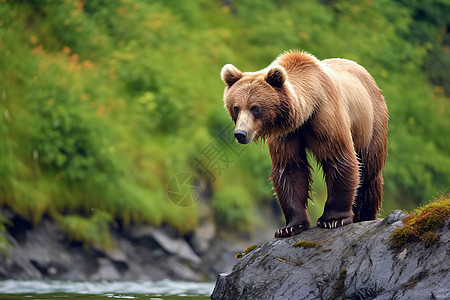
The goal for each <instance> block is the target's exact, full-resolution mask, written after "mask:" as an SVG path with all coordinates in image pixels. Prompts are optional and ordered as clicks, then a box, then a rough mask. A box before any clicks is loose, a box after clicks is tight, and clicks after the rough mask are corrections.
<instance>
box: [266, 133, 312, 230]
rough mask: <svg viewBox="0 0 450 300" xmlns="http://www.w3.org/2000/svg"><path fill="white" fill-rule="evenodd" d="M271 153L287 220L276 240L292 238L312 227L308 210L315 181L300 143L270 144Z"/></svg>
mask: <svg viewBox="0 0 450 300" xmlns="http://www.w3.org/2000/svg"><path fill="white" fill-rule="evenodd" d="M269 150H270V153H271V157H272V174H271V179H272V183H273V188H274V190H275V193H276V195H277V198H278V202H279V203H280V206H281V209H282V210H283V213H284V217H285V219H286V226H284V227H283V228H281V229H279V230H277V231H276V232H275V237H277V238H282V237H289V236H293V235H296V234H298V233H300V232H302V231H304V230H306V229H308V228H309V227H310V222H309V218H308V215H307V213H306V208H307V206H308V198H309V190H310V188H311V183H312V179H311V173H310V166H309V164H308V161H307V158H306V151H305V149H304V148H302V147H300V145H299V144H298V142H294V143H282V144H278V143H274V142H272V143H271V142H270V141H269Z"/></svg>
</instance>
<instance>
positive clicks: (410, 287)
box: [211, 211, 450, 300]
mask: <svg viewBox="0 0 450 300" xmlns="http://www.w3.org/2000/svg"><path fill="white" fill-rule="evenodd" d="M403 217H405V214H404V213H403V212H401V211H395V212H393V213H392V214H390V215H389V216H388V217H386V218H385V219H384V220H376V221H368V222H361V223H356V224H350V225H348V226H344V227H339V228H336V229H332V230H330V229H322V228H312V229H310V230H307V231H305V232H303V233H301V234H299V235H297V236H294V237H291V238H286V239H276V240H272V241H270V242H267V243H265V244H262V245H260V246H258V247H256V248H255V249H254V250H253V251H251V252H249V253H248V254H246V255H245V256H244V257H243V258H241V259H239V260H238V262H237V263H236V265H235V266H234V267H233V270H232V271H231V272H230V273H229V274H221V275H219V277H218V279H217V283H216V286H215V289H214V292H213V294H212V295H211V299H213V300H215V299H377V300H381V299H408V300H413V299H450V284H449V282H450V260H449V257H450V233H449V221H448V220H447V222H446V223H445V226H444V227H443V228H441V229H440V231H439V232H438V234H440V238H439V241H437V242H435V243H434V244H433V245H431V246H428V247H426V246H425V245H424V244H422V243H413V244H408V245H406V247H404V248H400V249H394V248H392V247H391V235H392V232H393V231H394V230H395V229H396V228H398V227H400V226H402V225H403V223H402V222H401V221H400V220H401V219H402V218H403Z"/></svg>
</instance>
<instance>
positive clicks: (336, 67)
mask: <svg viewBox="0 0 450 300" xmlns="http://www.w3.org/2000/svg"><path fill="white" fill-rule="evenodd" d="M221 77H222V79H223V80H224V82H225V83H226V84H227V86H226V88H225V93H224V102H225V107H226V108H227V110H228V111H229V113H230V115H231V117H232V119H233V121H234V122H235V123H236V131H235V136H236V138H237V139H238V141H239V142H240V143H244V144H245V143H248V142H250V141H252V140H254V139H258V138H261V139H265V140H268V146H269V151H270V155H271V159H272V174H271V179H272V182H273V186H274V189H275V192H276V194H277V197H278V201H279V203H280V206H281V208H282V210H283V213H284V215H285V218H286V226H285V227H283V228H281V229H280V230H278V231H277V232H276V233H275V236H276V237H286V236H290V235H294V234H297V233H299V232H301V231H303V230H305V229H307V228H309V226H310V222H309V219H308V215H307V214H306V208H307V204H308V198H309V192H310V189H311V182H312V179H311V174H310V169H311V168H310V165H309V163H308V161H307V156H306V149H309V151H310V152H311V153H312V154H313V155H314V156H315V158H316V160H317V162H318V163H319V164H320V165H321V166H322V168H323V171H324V176H325V182H326V185H327V190H328V195H327V201H326V203H325V208H324V213H323V215H322V216H321V217H320V218H319V220H318V222H317V225H318V226H319V227H324V228H335V227H339V226H343V225H347V224H350V223H352V222H359V221H365V220H373V219H375V218H376V215H377V213H378V210H379V208H380V206H381V200H382V193H383V177H382V170H383V168H384V165H385V161H386V154H387V150H386V146H387V132H388V111H387V107H386V103H385V100H384V98H383V96H382V94H381V91H380V89H379V88H378V86H377V85H376V83H375V81H374V79H373V78H372V76H371V75H370V74H369V73H368V72H367V71H366V70H365V69H364V68H363V67H361V66H360V65H358V64H357V63H355V62H353V61H350V60H345V59H326V60H323V61H320V60H318V59H317V58H315V57H314V56H312V55H310V54H308V53H305V52H295V51H294V52H287V53H285V54H282V55H281V56H279V57H278V58H277V59H276V60H275V61H274V62H273V63H272V64H271V65H269V66H268V67H267V68H265V69H263V70H261V71H258V72H244V73H243V72H241V71H239V70H238V69H237V68H235V67H234V66H232V65H226V66H224V67H223V69H222V73H221Z"/></svg>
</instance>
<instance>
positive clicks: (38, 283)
mask: <svg viewBox="0 0 450 300" xmlns="http://www.w3.org/2000/svg"><path fill="white" fill-rule="evenodd" d="M213 288H214V283H212V282H203V283H199V282H187V281H172V280H161V281H60V280H51V281H50V280H2V281H0V299H2V300H3V299H4V300H6V299H8V300H18V299H21V300H23V299H26V300H32V299H33V300H34V299H36V300H38V299H39V300H41V299H42V300H44V299H88V300H94V299H95V300H97V299H103V300H105V299H109V300H114V299H147V300H193V299H208V298H209V296H210V295H211V293H212V291H213Z"/></svg>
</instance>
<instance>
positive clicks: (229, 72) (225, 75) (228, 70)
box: [220, 64, 242, 87]
mask: <svg viewBox="0 0 450 300" xmlns="http://www.w3.org/2000/svg"><path fill="white" fill-rule="evenodd" d="M220 78H222V80H223V81H224V82H225V83H226V84H227V85H228V86H229V87H230V86H232V85H233V84H234V83H235V82H236V81H238V80H239V79H241V78H242V72H241V71H239V70H238V69H237V68H236V67H235V66H233V65H232V64H227V65H225V66H223V68H222V71H221V72H220Z"/></svg>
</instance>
